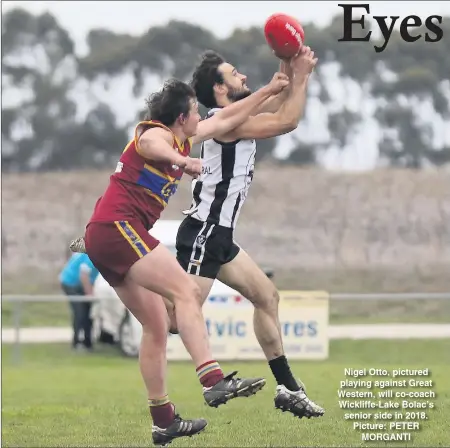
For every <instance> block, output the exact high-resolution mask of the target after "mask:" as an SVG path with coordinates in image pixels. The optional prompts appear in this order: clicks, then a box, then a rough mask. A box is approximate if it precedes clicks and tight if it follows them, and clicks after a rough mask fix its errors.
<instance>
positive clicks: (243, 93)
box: [227, 87, 252, 103]
mask: <svg viewBox="0 0 450 448" xmlns="http://www.w3.org/2000/svg"><path fill="white" fill-rule="evenodd" d="M251 94H252V91H251V90H250V89H245V88H244V87H243V88H242V89H239V90H237V89H233V88H230V87H228V93H227V97H228V99H229V100H230V101H231V102H232V103H235V102H236V101H240V100H243V99H244V98H247V97H248V96H250V95H251Z"/></svg>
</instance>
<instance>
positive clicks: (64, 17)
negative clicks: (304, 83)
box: [2, 0, 450, 54]
mask: <svg viewBox="0 0 450 448" xmlns="http://www.w3.org/2000/svg"><path fill="white" fill-rule="evenodd" d="M338 3H344V2H343V1H341V2H339V1H332V2H328V1H324V2H309V1H290V2H287V1H277V2H275V1H271V2H264V1H259V2H248V1H247V2H246V1H240V2H237V1H236V2H234V1H140V2H133V1H7V0H6V1H3V2H2V10H3V11H7V10H8V9H11V8H14V7H16V6H20V7H22V8H25V9H27V10H29V11H32V12H33V13H41V12H43V11H49V12H51V13H53V14H54V15H55V16H56V17H57V18H58V20H59V21H60V23H61V24H62V26H63V27H64V28H66V29H67V30H68V31H69V32H70V34H71V35H72V38H73V39H74V40H75V42H76V45H77V52H78V53H80V54H83V53H85V52H86V45H85V36H86V34H87V33H88V32H89V30H90V29H92V28H100V27H103V28H108V29H111V30H113V31H115V32H122V33H130V34H141V33H142V32H144V31H146V30H147V29H148V28H150V27H151V26H154V25H161V24H165V23H167V22H168V21H169V20H171V19H179V20H185V21H187V22H191V23H196V24H199V25H202V26H204V27H205V28H209V29H210V30H211V31H213V32H214V33H215V34H216V35H218V36H220V37H226V36H227V35H229V34H230V33H231V31H232V30H233V29H234V28H236V27H248V26H251V25H262V24H263V23H264V20H265V19H266V18H267V17H268V16H270V15H271V14H273V13H275V12H283V13H287V14H291V15H293V16H295V17H297V18H298V19H299V20H300V21H301V22H309V21H313V22H315V23H316V24H318V25H326V24H327V23H329V21H330V19H331V17H332V16H333V15H336V14H339V13H340V12H341V11H342V8H340V7H339V6H338ZM345 3H364V2H361V1H356V2H345ZM367 3H369V4H370V14H371V15H387V16H390V15H398V16H400V17H405V16H408V15H410V14H416V15H418V16H421V17H427V16H430V15H433V14H438V15H447V16H448V17H450V2H449V1H441V2H436V1H421V2H414V1H405V2H396V1H371V2H367Z"/></svg>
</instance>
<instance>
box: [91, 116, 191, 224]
mask: <svg viewBox="0 0 450 448" xmlns="http://www.w3.org/2000/svg"><path fill="white" fill-rule="evenodd" d="M152 127H162V128H163V129H167V130H168V131H170V129H169V128H168V127H166V126H164V125H163V124H162V123H160V122H157V121H144V122H141V123H139V124H138V125H137V126H136V130H135V136H134V139H133V140H132V141H130V142H129V143H128V145H127V146H126V147H125V150H124V151H123V153H122V156H121V157H120V160H119V162H118V164H117V168H116V171H115V173H114V174H112V175H111V177H110V182H109V186H108V188H107V189H106V191H105V193H104V195H103V196H102V197H101V198H100V199H99V200H98V201H97V204H96V206H95V210H94V214H93V215H92V217H91V219H90V222H108V221H121V220H127V219H133V218H134V219H139V220H140V221H141V222H142V223H143V224H144V226H145V227H146V228H148V229H150V228H151V226H152V225H153V224H154V222H155V221H156V220H158V219H159V217H160V215H161V212H162V211H163V210H164V208H165V207H166V205H167V203H168V202H169V199H170V197H171V196H172V195H173V194H174V193H175V191H176V190H177V188H178V184H179V182H180V179H181V176H182V175H183V171H182V170H181V169H179V168H177V167H174V166H173V165H172V164H171V163H164V162H154V161H151V160H148V159H146V158H145V157H143V156H142V155H141V154H140V153H139V148H138V139H139V136H140V135H142V133H143V132H145V131H146V130H147V129H149V128H152ZM170 132H171V133H172V131H170ZM172 135H173V148H174V149H176V150H178V152H179V153H180V154H181V155H183V156H188V155H189V154H190V152H191V141H190V140H189V139H188V140H186V141H185V143H184V144H183V145H182V144H180V142H179V141H178V139H177V137H176V136H175V135H174V134H172Z"/></svg>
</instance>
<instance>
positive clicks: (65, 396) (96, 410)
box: [2, 340, 450, 447]
mask: <svg viewBox="0 0 450 448" xmlns="http://www.w3.org/2000/svg"><path fill="white" fill-rule="evenodd" d="M10 350H11V348H10V347H8V346H4V347H3V350H2V351H3V355H2V362H3V372H2V374H3V379H2V380H3V381H2V382H3V391H2V392H3V393H2V395H3V396H2V399H3V400H2V414H3V415H2V423H3V425H2V446H5V447H13V446H20V447H32V446H33V447H37V446H39V447H44V446H45V447H56V446H58V447H62V446H66V447H68V446H71V447H75V446H96V447H101V446H111V447H113V446H114V447H116V446H123V447H125V446H151V429H150V419H149V416H148V413H147V410H146V396H145V392H144V389H143V385H142V381H141V378H140V376H139V371H138V367H137V363H136V361H135V360H129V359H123V358H119V357H117V356H114V355H113V354H112V352H109V351H106V349H102V351H101V352H100V353H96V354H91V355H79V354H78V355H77V354H71V353H69V351H68V348H67V347H66V346H63V345H58V344H56V345H40V346H24V348H23V351H22V361H21V363H20V364H19V365H13V364H12V361H11V359H12V357H11V351H10ZM349 367H353V368H358V367H359V368H364V367H367V368H369V367H373V368H384V367H385V368H401V367H404V368H415V367H416V368H429V369H430V370H431V371H432V379H433V381H434V382H435V385H436V386H435V389H434V390H435V391H436V392H437V395H438V396H437V399H436V409H435V410H431V411H429V420H428V421H427V422H425V423H424V425H423V429H422V431H420V432H417V433H414V434H413V439H412V441H411V442H408V445H407V446H414V447H422V446H429V447H431V446H448V415H449V414H450V377H449V375H448V371H449V367H450V340H444V341H423V340H418V341H336V342H332V343H331V346H330V358H329V359H328V360H327V361H320V362H301V363H300V362H297V363H294V364H293V368H294V370H295V372H296V373H297V374H298V375H300V376H301V378H302V380H303V381H304V382H305V383H306V385H307V386H308V391H309V394H310V396H311V397H313V398H314V399H315V400H316V401H317V402H318V403H320V404H322V405H323V406H324V407H325V409H326V414H325V416H324V417H323V418H322V419H318V420H298V419H294V418H293V417H291V416H290V415H287V414H282V413H279V412H278V411H275V410H274V409H273V404H272V403H273V402H272V399H273V392H274V386H275V384H274V381H273V380H272V377H271V375H270V372H269V369H268V367H267V365H266V363H256V362H251V363H240V364H239V363H232V364H223V368H224V370H227V371H228V370H231V369H235V368H236V369H239V371H240V374H242V375H260V374H263V375H266V376H267V378H268V384H267V385H266V387H265V389H264V390H263V391H262V392H261V393H259V394H258V395H256V396H255V397H252V398H249V399H244V398H241V399H236V400H234V401H232V402H230V403H229V404H228V405H226V406H224V407H221V408H219V409H217V410H216V409H211V408H208V407H206V406H205V405H204V404H203V399H202V396H201V393H200V392H201V390H200V386H199V384H198V382H197V379H196V376H195V372H194V370H193V367H192V365H191V364H188V363H171V364H170V367H169V370H170V374H169V388H170V394H171V398H172V399H173V400H174V402H175V403H176V404H177V405H178V408H177V409H178V410H179V411H180V412H181V413H182V414H183V415H185V416H188V417H194V416H196V417H199V416H203V417H205V418H206V419H207V420H208V422H209V426H208V428H207V431H206V432H204V433H203V434H201V435H199V436H197V437H195V438H192V439H188V440H187V441H185V440H183V441H176V442H174V444H173V446H174V447H177V446H192V447H201V446H203V447H205V446H209V447H222V446H223V447H238V446H240V447H257V446H258V447H262V446H264V447H275V446H280V447H288V446H289V447H293V446H296V447H313V446H314V447H331V446H334V447H338V446H341V447H342V446H361V445H368V446H405V444H404V443H402V442H391V443H386V442H382V443H381V442H378V443H376V442H373V443H368V442H362V441H361V435H360V433H358V432H356V431H355V430H353V429H352V424H351V423H350V422H348V421H344V419H343V415H344V412H345V411H343V410H341V409H339V407H338V398H337V389H338V387H339V382H340V381H341V380H342V379H344V368H349Z"/></svg>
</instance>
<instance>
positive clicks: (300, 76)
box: [221, 47, 317, 141]
mask: <svg viewBox="0 0 450 448" xmlns="http://www.w3.org/2000/svg"><path fill="white" fill-rule="evenodd" d="M316 63H317V59H316V58H315V57H314V52H313V51H311V49H310V48H309V47H305V48H304V49H303V50H302V52H301V53H300V54H299V55H298V56H297V57H295V58H294V59H293V60H292V62H291V64H292V67H293V71H294V76H293V81H292V84H291V90H290V93H289V96H288V99H287V100H286V101H285V102H284V103H283V105H282V106H281V107H280V109H279V110H278V111H277V112H276V113H262V114H258V115H255V116H253V117H249V118H248V119H247V121H246V122H245V123H243V124H242V125H241V126H239V127H238V128H236V129H234V130H233V131H231V132H230V133H228V134H227V135H226V136H223V139H221V140H223V141H229V140H236V139H264V138H270V137H276V136H278V135H282V134H286V133H288V132H291V131H293V130H294V129H296V128H297V126H298V123H299V121H300V119H301V117H302V116H303V113H304V109H305V104H306V97H307V85H308V80H309V76H310V74H311V71H312V70H313V68H314V67H315V65H316Z"/></svg>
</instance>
